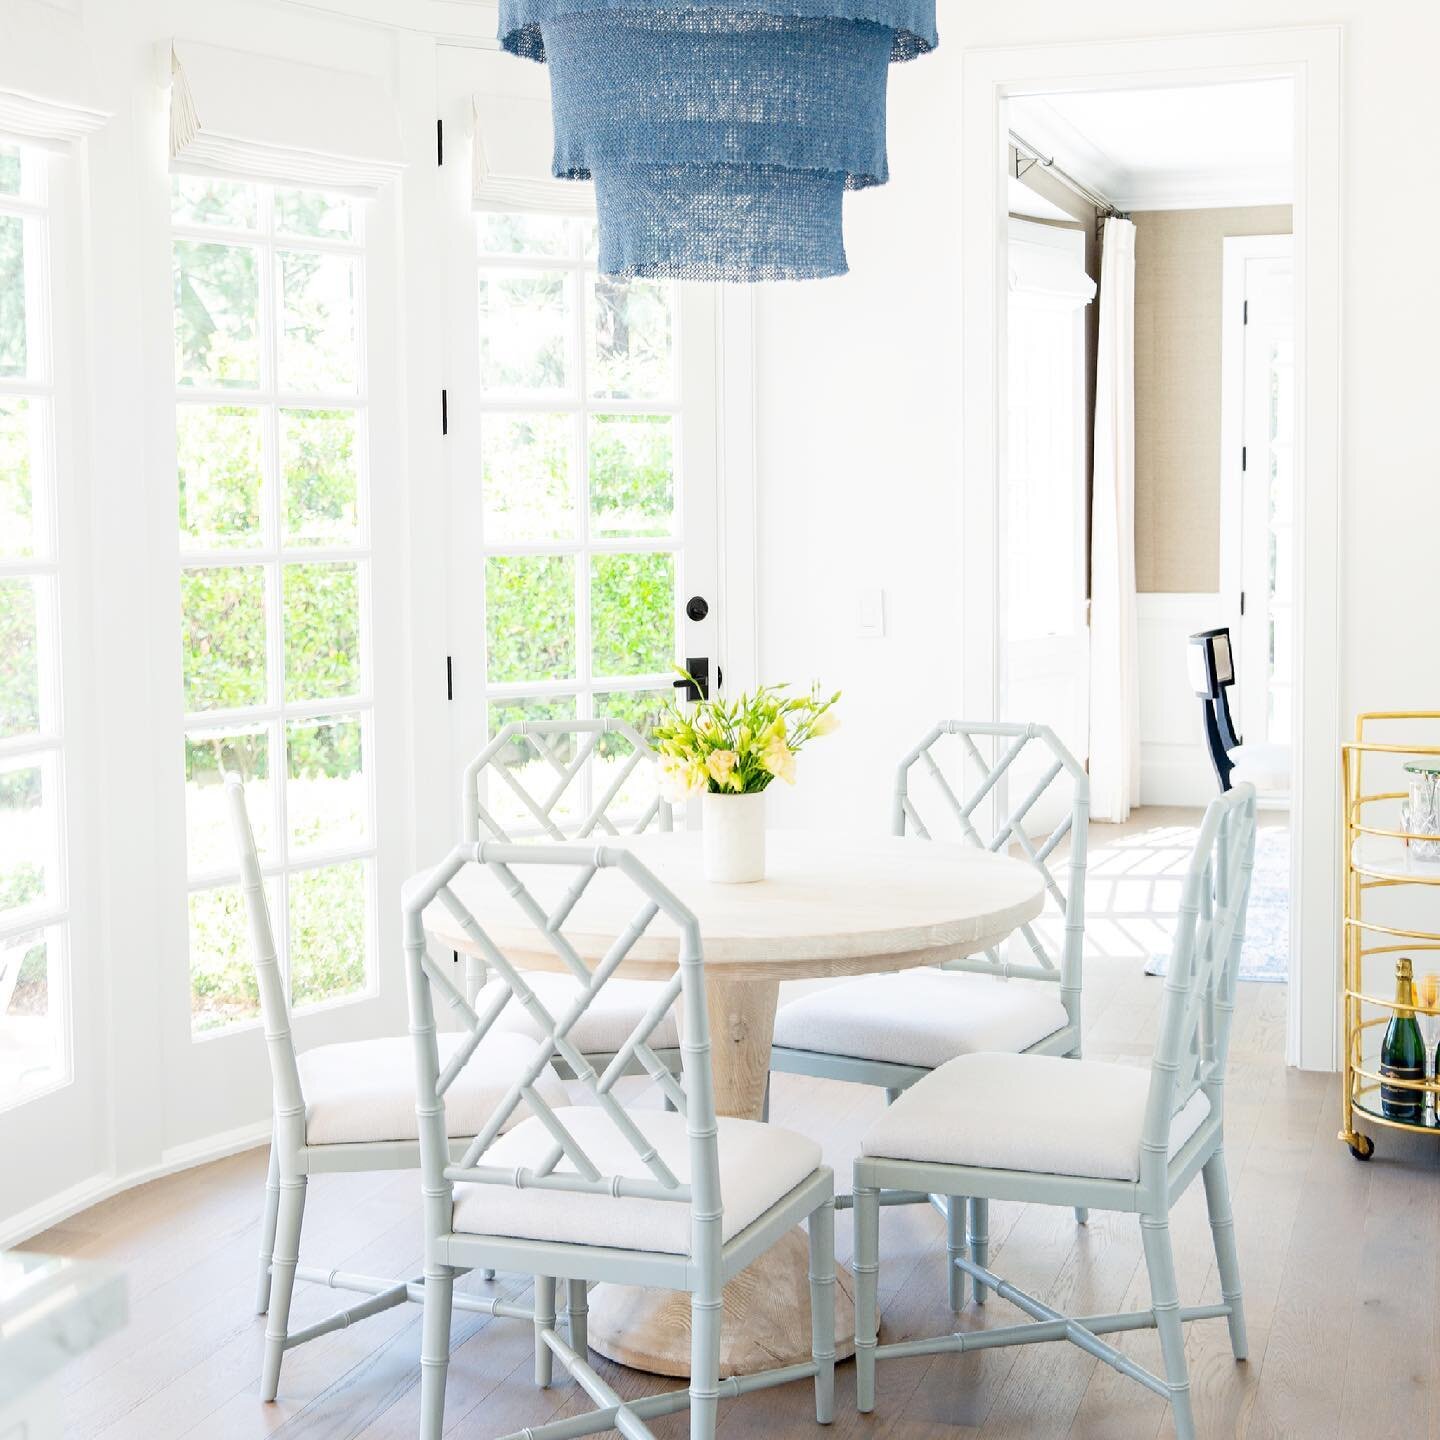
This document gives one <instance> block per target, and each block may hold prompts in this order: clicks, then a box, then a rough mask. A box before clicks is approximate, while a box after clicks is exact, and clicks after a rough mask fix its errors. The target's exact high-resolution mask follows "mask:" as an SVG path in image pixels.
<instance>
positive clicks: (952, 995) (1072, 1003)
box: [770, 720, 1090, 1310]
mask: <svg viewBox="0 0 1440 1440" xmlns="http://www.w3.org/2000/svg"><path fill="white" fill-rule="evenodd" d="M982 745H984V746H986V747H993V758H989V757H987V756H986V755H985V754H984V753H982V749H981V747H982ZM944 748H948V749H950V750H951V751H952V752H953V751H957V750H958V755H957V756H956V757H955V762H956V763H955V764H954V765H953V766H952V767H951V769H950V771H949V773H947V768H946V766H945V764H942V757H941V755H940V752H941V750H942V749H944ZM946 758H948V757H946ZM1022 773H1023V774H1024V775H1025V777H1026V778H1025V780H1024V781H1023V782H1022V783H1021V784H1020V785H1019V786H1018V787H1016V788H1017V791H1018V795H1017V798H1014V799H1012V800H1010V801H1009V803H1008V804H1006V805H1005V806H1004V807H1003V808H1002V809H1000V810H999V811H998V814H999V816H1000V817H1001V818H1000V819H999V820H998V823H997V824H996V825H995V827H994V828H993V830H992V831H990V832H989V833H982V831H981V829H980V817H981V815H982V814H984V813H985V810H986V808H987V806H993V805H994V804H995V803H996V802H997V801H998V800H999V798H1000V795H1001V792H1002V791H1003V789H1005V788H1006V787H1007V786H1008V785H1009V784H1010V782H1012V781H1014V780H1015V779H1016V778H1018V777H1019V775H1021V774H1022ZM967 777H969V779H968V780H967ZM917 780H918V781H919V782H920V784H917V783H916V782H917ZM922 786H923V787H924V788H925V789H926V790H927V791H928V797H927V798H928V799H929V800H930V802H931V805H932V807H933V810H934V812H936V813H938V814H940V815H943V816H946V817H948V820H949V823H950V825H951V826H952V828H953V830H954V831H955V833H956V838H957V839H959V840H961V841H963V842H964V843H968V844H970V845H975V846H979V847H980V848H982V849H986V850H991V851H995V852H999V853H1005V852H1013V851H1018V857H1017V858H1021V859H1023V860H1025V861H1026V862H1027V863H1028V864H1030V865H1032V866H1034V867H1035V869H1036V870H1037V871H1038V872H1039V873H1040V875H1041V877H1042V879H1043V880H1044V883H1045V890H1046V894H1047V896H1048V898H1049V901H1050V902H1051V904H1052V905H1053V907H1054V910H1055V912H1057V914H1058V917H1059V921H1060V923H1061V925H1062V926H1063V929H1062V931H1061V934H1060V943H1059V945H1058V947H1057V946H1056V945H1055V944H1054V942H1053V941H1049V942H1047V940H1046V939H1045V938H1044V937H1043V936H1042V934H1041V931H1040V929H1037V926H1036V924H1033V923H1027V924H1025V925H1022V926H1021V927H1020V932H1019V937H1018V938H1019V942H1020V944H1019V945H1018V946H1012V948H1011V950H1010V951H1006V950H1002V949H999V948H997V949H993V950H987V951H985V952H984V953H983V954H980V955H976V956H971V957H968V958H966V959H962V960H952V961H948V962H947V963H945V964H944V965H942V966H940V967H938V968H934V969H930V968H925V969H917V970H907V971H903V972H901V973H899V974H895V975H873V976H867V977H865V978H864V979H861V980H852V981H850V982H848V983H846V984H843V985H835V986H830V987H827V988H826V989H823V990H817V991H813V992H811V993H810V994H808V995H805V996H802V997H801V998H799V999H797V1000H793V1001H791V1002H790V1003H789V1004H786V1005H783V1006H781V1008H780V1010H779V1011H778V1013H777V1015H776V1018H775V1040H774V1045H773V1048H772V1050H771V1054H770V1069H771V1071H772V1072H775V1071H779V1072H782V1073H787V1074H798V1075H814V1076H819V1077H821V1078H824V1079H830V1080H848V1081H852V1082H854V1083H856V1084H860V1085H876V1086H880V1087H882V1088H883V1089H884V1090H885V1092H886V1096H887V1098H888V1099H889V1100H891V1101H893V1100H894V1099H895V1098H896V1097H897V1096H898V1095H900V1094H901V1093H902V1092H903V1091H904V1090H906V1089H907V1088H908V1087H909V1086H911V1085H914V1084H915V1083H916V1082H917V1081H919V1080H923V1079H924V1078H925V1076H927V1075H928V1074H930V1073H931V1071H933V1070H934V1069H935V1068H936V1067H937V1066H940V1065H943V1064H945V1063H946V1062H947V1061H949V1060H953V1059H954V1058H955V1057H956V1056H957V1055H969V1054H975V1053H978V1052H981V1051H1003V1052H1006V1053H1010V1054H1025V1055H1064V1056H1071V1057H1078V1056H1079V1055H1080V1020H1081V1015H1080V993H1081V991H1080V987H1081V964H1082V960H1083V955H1084V942H1085V863H1086V862H1085V847H1086V838H1087V831H1088V827H1089V818H1090V780H1089V777H1088V776H1087V775H1086V773H1085V767H1084V766H1083V765H1081V764H1080V762H1079V761H1078V760H1076V759H1075V757H1074V756H1073V755H1071V753H1070V752H1069V751H1068V750H1067V749H1066V748H1065V746H1064V745H1063V744H1062V743H1061V741H1060V739H1059V737H1058V736H1057V735H1056V734H1055V732H1054V731H1053V730H1052V729H1051V728H1050V727H1049V726H1047V725H1034V724H1012V723H1004V722H1000V723H995V722H979V721H966V720H945V721H941V722H940V723H939V724H937V725H934V726H932V727H931V728H930V730H929V731H928V732H927V733H926V735H925V736H924V738H923V739H921V741H920V742H919V744H917V745H915V746H914V747H913V748H912V749H911V750H910V751H909V752H908V753H907V754H906V756H905V757H904V759H903V760H902V761H901V762H900V766H899V769H898V771H897V773H896V778H895V797H894V806H893V812H892V826H893V829H894V833H895V834H897V835H915V836H917V837H919V838H920V839H925V840H928V839H930V838H931V833H932V831H931V826H932V825H933V826H935V827H936V828H937V829H938V825H939V822H938V821H937V820H936V819H934V818H933V815H932V818H931V819H930V821H929V822H928V823H927V821H926V819H925V818H922V814H921V809H922V802H921V800H920V798H919V792H920V790H921V788H922ZM1046 807H1048V808H1049V810H1050V812H1051V813H1052V814H1053V813H1054V811H1055V809H1056V808H1057V807H1061V808H1063V813H1062V814H1061V816H1060V818H1059V820H1058V821H1050V820H1048V819H1047V821H1046V822H1045V824H1044V827H1043V828H1044V837H1043V838H1036V837H1033V836H1032V835H1031V833H1030V822H1031V821H1032V817H1033V816H1034V815H1035V814H1036V813H1037V811H1038V810H1040V809H1042V808H1046ZM1067 837H1068V838H1069V841H1070V848H1069V854H1068V857H1067V860H1066V868H1067V871H1068V882H1067V884H1066V885H1065V886H1062V885H1061V884H1060V882H1059V880H1057V878H1056V876H1055V874H1054V873H1053V872H1052V870H1051V868H1050V863H1049V862H1050V859H1051V857H1052V855H1054V853H1055V851H1056V849H1057V847H1059V845H1060V844H1061V842H1062V841H1064V840H1065V839H1066V838H1067ZM1053 923H1054V920H1053V918H1052V921H1051V924H1053ZM1016 948H1018V949H1020V952H1021V953H1020V955H1019V956H1018V958H1017V957H1016V955H1015V954H1014V953H1013V950H1014V949H1016ZM848 1198H849V1197H847V1196H841V1197H840V1199H839V1202H838V1203H839V1204H841V1205H842V1206H843V1205H844V1204H845V1203H846V1202H847V1201H848ZM929 1198H930V1197H928V1196H925V1195H920V1194H912V1195H905V1194H899V1193H892V1194H888V1195H887V1196H886V1198H885V1203H887V1204H913V1203H918V1202H919V1201H921V1200H926V1199H929ZM937 1203H938V1202H937ZM941 1208H943V1210H944V1213H945V1219H946V1253H947V1259H948V1260H949V1261H950V1262H951V1263H950V1265H949V1270H948V1275H949V1294H950V1304H951V1308H952V1309H956V1310H958V1309H959V1308H960V1306H961V1305H962V1304H963V1303H964V1284H965V1276H964V1274H963V1272H961V1271H960V1270H959V1269H958V1268H956V1266H955V1265H954V1263H953V1262H954V1261H955V1259H956V1258H957V1257H958V1256H959V1255H961V1254H963V1253H965V1252H966V1251H967V1250H968V1252H969V1253H970V1254H971V1255H972V1256H974V1257H975V1258H976V1259H977V1260H978V1261H979V1263H980V1264H981V1265H983V1264H984V1262H985V1258H986V1255H987V1253H988V1246H989V1229H988V1224H987V1220H986V1211H985V1209H984V1207H983V1206H978V1205H971V1206H970V1207H968V1208H969V1213H968V1217H967V1215H966V1207H965V1205H964V1204H963V1202H958V1203H957V1204H955V1205H951V1204H949V1203H948V1202H947V1203H945V1204H944V1205H943V1207H941ZM1076 1218H1077V1219H1078V1220H1080V1221H1081V1222H1082V1223H1083V1221H1084V1219H1085V1214H1084V1210H1083V1208H1081V1209H1078V1210H1077V1211H1076ZM967 1220H968V1224H967ZM973 1293H974V1297H975V1301H976V1303H977V1304H983V1303H984V1301H985V1286H984V1283H983V1282H976V1283H975V1285H974V1292H973Z"/></svg>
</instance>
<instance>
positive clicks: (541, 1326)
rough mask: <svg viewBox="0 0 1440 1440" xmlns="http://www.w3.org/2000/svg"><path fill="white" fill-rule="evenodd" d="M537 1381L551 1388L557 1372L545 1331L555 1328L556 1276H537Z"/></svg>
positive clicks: (544, 1388) (544, 1386) (545, 1388)
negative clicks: (545, 1337)
mask: <svg viewBox="0 0 1440 1440" xmlns="http://www.w3.org/2000/svg"><path fill="white" fill-rule="evenodd" d="M534 1314H535V1383H536V1385H538V1386H539V1387H540V1389H542V1390H548V1389H549V1388H550V1382H551V1380H552V1379H553V1378H554V1374H555V1352H554V1351H553V1350H552V1349H551V1348H550V1347H549V1346H548V1345H547V1344H546V1343H545V1339H544V1335H543V1333H542V1332H543V1331H546V1330H553V1329H554V1328H555V1278H554V1276H552V1275H537V1276H536V1277H535V1310H534Z"/></svg>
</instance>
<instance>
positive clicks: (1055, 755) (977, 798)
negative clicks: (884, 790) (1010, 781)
mask: <svg viewBox="0 0 1440 1440" xmlns="http://www.w3.org/2000/svg"><path fill="white" fill-rule="evenodd" d="M950 741H955V742H958V748H959V751H960V755H959V771H958V785H957V783H955V782H952V780H951V778H950V777H949V776H947V775H946V773H945V770H944V768H943V767H942V766H941V763H940V760H939V759H938V758H937V754H936V752H937V750H938V749H939V748H940V747H941V746H942V745H947V744H949V742H950ZM982 744H985V745H987V746H989V747H991V748H992V749H993V751H994V754H995V758H994V759H993V760H992V759H987V758H986V756H985V754H984V752H983V750H982V748H981V746H982ZM1037 752H1038V757H1039V759H1040V762H1041V770H1040V774H1039V778H1038V779H1037V780H1035V781H1034V783H1033V784H1031V785H1030V787H1029V788H1028V789H1027V790H1026V791H1025V793H1024V796H1023V798H1022V799H1021V800H1019V801H1018V803H1015V804H1012V805H1010V806H1009V808H1008V811H1007V813H1006V814H1005V818H1004V819H1003V820H1002V821H1001V822H1000V823H999V825H998V827H997V828H996V829H995V831H994V833H993V834H990V835H986V834H983V833H982V832H981V830H980V828H979V826H980V821H979V818H978V817H979V816H980V815H981V814H982V813H984V809H985V807H986V805H987V802H988V801H990V799H991V797H992V796H997V793H998V792H1000V791H1002V790H1003V789H1004V786H1002V783H1001V782H1002V781H1003V780H1004V779H1005V777H1006V776H1007V775H1010V774H1012V773H1018V772H1015V770H1014V767H1015V765H1016V762H1017V761H1019V760H1020V759H1021V757H1022V756H1024V757H1025V759H1026V760H1027V762H1028V761H1029V760H1030V759H1031V758H1033V757H1035V756H1036V755H1037ZM917 771H918V772H919V773H920V774H922V775H924V776H925V777H926V779H927V780H928V781H929V783H930V785H931V787H932V788H933V790H934V792H935V795H936V803H938V805H939V806H940V807H941V808H942V809H943V810H944V811H945V812H946V814H947V815H948V816H949V818H950V819H951V820H952V821H954V822H955V823H956V824H957V825H958V827H959V830H960V834H961V836H962V837H963V839H964V840H965V841H967V842H968V843H970V844H971V845H975V846H978V847H979V848H980V849H982V850H989V851H991V852H994V853H997V854H999V853H1006V852H1009V851H1011V850H1012V849H1014V850H1018V851H1019V852H1020V854H1021V855H1022V856H1023V857H1024V859H1025V860H1026V861H1028V862H1029V863H1030V864H1031V865H1033V866H1034V867H1035V869H1036V870H1038V871H1039V872H1040V875H1041V877H1042V878H1043V879H1044V882H1045V889H1046V892H1047V894H1048V895H1049V897H1050V899H1051V900H1052V901H1053V902H1054V904H1055V905H1056V907H1057V908H1058V909H1059V911H1060V914H1061V916H1062V917H1063V920H1064V933H1063V938H1062V940H1061V943H1060V947H1059V954H1058V955H1057V954H1055V953H1053V951H1052V948H1051V946H1049V945H1047V944H1046V942H1045V940H1044V939H1043V938H1042V937H1041V935H1040V933H1039V932H1038V931H1037V929H1036V928H1035V926H1034V925H1033V924H1031V923H1028V922H1027V923H1026V924H1024V925H1022V926H1021V927H1020V933H1021V935H1022V936H1023V938H1024V942H1025V944H1026V946H1027V947H1028V949H1029V952H1030V956H1031V959H1030V960H1029V961H1026V962H1021V963H1017V962H1014V961H1011V960H1007V959H1006V958H1005V956H1004V955H1003V954H1002V952H1001V951H1000V950H998V949H992V950H986V951H984V952H983V953H982V954H980V955H975V956H971V957H969V958H967V959H963V960H952V961H949V962H948V963H947V964H946V965H945V967H944V968H945V969H947V970H968V971H974V972H978V973H980V974H985V975H996V976H1003V977H1015V976H1018V977H1021V978H1024V979H1029V980H1045V981H1050V982H1053V983H1057V984H1058V985H1059V986H1060V996H1061V1000H1062V1001H1063V1003H1064V1005H1065V1010H1066V1013H1067V1014H1068V1015H1069V1016H1070V1020H1071V1023H1072V1024H1077V1025H1078V1024H1079V1023H1080V971H1081V961H1082V955H1083V951H1084V945H1085V845H1086V838H1087V830H1088V827H1089V820H1090V777H1089V776H1088V775H1087V774H1086V773H1085V768H1084V766H1082V765H1081V764H1080V762H1079V761H1078V760H1076V759H1075V757H1074V756H1073V755H1071V753H1070V752H1069V751H1068V750H1067V749H1066V748H1065V746H1064V745H1062V744H1061V742H1060V740H1059V738H1058V737H1057V736H1056V734H1055V732H1054V731H1053V730H1052V729H1050V727H1049V726H1048V725H1025V724H1008V723H1004V722H982V721H973V722H972V721H967V720H942V721H941V722H940V723H939V724H937V725H935V726H933V727H932V728H931V730H930V732H929V733H928V734H927V735H926V736H925V738H924V739H923V740H921V741H920V743H919V744H918V745H916V746H915V747H914V749H912V750H911V751H910V752H909V754H907V755H906V756H905V758H904V759H903V760H902V761H901V762H900V769H899V772H898V774H897V776H896V781H895V808H894V814H893V828H894V832H895V834H897V835H906V834H913V835H918V836H920V837H921V838H922V839H925V840H928V839H930V838H931V833H930V829H929V827H928V826H927V825H926V823H925V821H924V819H923V818H922V817H921V814H920V809H919V806H918V804H917V802H916V800H915V798H914V796H913V794H912V786H911V777H912V772H917ZM1065 788H1068V790H1069V795H1068V803H1067V805H1066V809H1065V813H1064V815H1063V817H1062V818H1061V819H1060V821H1059V823H1058V824H1056V825H1054V826H1053V827H1047V833H1046V835H1045V836H1044V838H1043V839H1038V840H1037V838H1036V837H1034V836H1032V835H1031V834H1030V833H1029V832H1028V830H1027V828H1026V823H1025V822H1026V817H1027V816H1029V815H1030V814H1031V812H1032V811H1034V810H1035V808H1036V806H1037V804H1038V803H1039V802H1040V801H1041V799H1042V797H1047V796H1051V795H1055V794H1058V793H1059V792H1061V791H1062V790H1063V789H1065ZM1067 835H1068V836H1069V837H1070V852H1069V859H1068V867H1069V872H1070V873H1069V885H1068V888H1065V887H1062V886H1061V885H1060V883H1059V881H1058V880H1057V879H1056V878H1055V874H1054V872H1053V871H1052V870H1051V868H1050V865H1049V863H1048V862H1049V860H1050V857H1051V856H1052V855H1053V854H1054V852H1055V850H1056V847H1057V846H1059V844H1060V842H1061V841H1062V840H1064V839H1065V838H1066V836H1067Z"/></svg>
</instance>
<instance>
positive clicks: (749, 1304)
mask: <svg viewBox="0 0 1440 1440" xmlns="http://www.w3.org/2000/svg"><path fill="white" fill-rule="evenodd" d="M589 1334H590V1348H591V1349H592V1350H598V1351H599V1352H600V1354H602V1355H604V1356H605V1357H606V1358H607V1359H610V1360H614V1361H615V1362H616V1363H617V1364H619V1365H628V1366H630V1367H631V1368H632V1369H635V1370H648V1371H650V1372H651V1373H652V1374H655V1375H678V1376H688V1375H689V1374H690V1297H689V1296H688V1295H686V1294H683V1293H681V1292H679V1291H672V1290H645V1289H641V1288H639V1287H638V1286H632V1285H597V1286H596V1287H595V1289H594V1290H593V1291H592V1292H591V1294H590V1330H589ZM835 1353H836V1355H837V1356H838V1357H839V1358H840V1359H841V1360H844V1359H845V1358H847V1357H848V1356H850V1355H853V1354H854V1353H855V1300H854V1289H853V1284H852V1281H851V1278H850V1272H849V1271H848V1270H846V1269H845V1268H844V1267H843V1266H839V1265H837V1266H836V1267H835ZM809 1358H810V1252H809V1247H808V1244H807V1241H806V1239H805V1232H804V1231H803V1230H792V1231H791V1232H790V1234H788V1235H786V1236H785V1237H784V1238H783V1239H782V1240H781V1241H780V1243H779V1244H777V1245H775V1246H774V1247H773V1248H772V1249H771V1250H770V1251H768V1252H767V1253H766V1254H764V1255H762V1256H761V1257H760V1258H759V1259H758V1260H757V1261H756V1262H755V1263H754V1264H753V1265H751V1266H749V1267H748V1268H747V1269H745V1270H742V1271H741V1272H740V1274H739V1275H737V1276H736V1277H735V1278H734V1279H733V1280H732V1281H731V1282H730V1283H729V1284H728V1285H727V1286H726V1287H725V1310H724V1318H723V1320H722V1322H721V1326H720V1378H721V1379H722V1380H724V1379H727V1378H728V1377H729V1376H731V1375H754V1374H756V1373H757V1372H759V1371H761V1370H774V1369H775V1368H777V1367H778V1366H781V1365H795V1364H798V1363H800V1362H801V1361H803V1360H808V1359H809Z"/></svg>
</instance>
